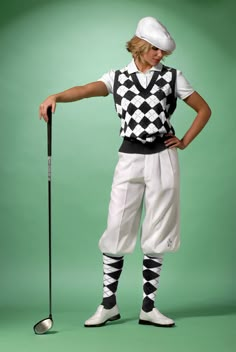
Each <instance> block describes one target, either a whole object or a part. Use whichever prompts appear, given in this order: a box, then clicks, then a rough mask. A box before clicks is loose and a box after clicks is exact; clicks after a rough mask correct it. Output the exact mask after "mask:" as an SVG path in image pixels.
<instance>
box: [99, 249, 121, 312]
mask: <svg viewBox="0 0 236 352" xmlns="http://www.w3.org/2000/svg"><path fill="white" fill-rule="evenodd" d="M123 263H124V259H123V257H110V256H108V255H106V254H103V300H102V305H103V306H104V308H106V309H111V308H113V307H114V306H115V305H116V291H117V287H118V280H119V277H120V274H121V271H122V268H123Z"/></svg>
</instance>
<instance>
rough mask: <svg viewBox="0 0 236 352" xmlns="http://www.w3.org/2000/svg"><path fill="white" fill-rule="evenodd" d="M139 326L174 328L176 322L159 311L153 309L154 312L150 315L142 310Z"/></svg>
mask: <svg viewBox="0 0 236 352" xmlns="http://www.w3.org/2000/svg"><path fill="white" fill-rule="evenodd" d="M139 324H143V325H155V326H161V327H172V326H174V325H175V322H174V320H172V319H170V318H168V317H165V316H164V315H163V314H161V313H160V312H159V310H158V309H156V308H153V310H152V311H151V312H148V313H146V312H144V311H143V310H141V312H140V316H139Z"/></svg>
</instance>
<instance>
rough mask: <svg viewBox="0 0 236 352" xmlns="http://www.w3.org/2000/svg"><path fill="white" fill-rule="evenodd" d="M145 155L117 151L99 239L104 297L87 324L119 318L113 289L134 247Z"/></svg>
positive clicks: (93, 325) (97, 324) (101, 322)
mask: <svg viewBox="0 0 236 352" xmlns="http://www.w3.org/2000/svg"><path fill="white" fill-rule="evenodd" d="M143 161H144V156H142V155H135V154H123V153H120V158H119V162H118V164H117V167H116V170H115V175H114V179H113V185H112V192H111V200H110V205H109V214H108V222H107V229H106V231H105V232H104V234H103V236H102V237H101V239H100V241H99V247H100V250H101V251H102V253H105V254H104V255H103V264H104V285H103V287H104V288H103V301H102V304H101V305H100V306H99V307H98V309H97V311H96V313H95V314H94V315H93V316H92V317H91V318H90V319H88V320H87V321H86V322H85V326H86V327H98V326H103V325H104V324H105V323H106V322H107V321H112V320H117V319H119V318H120V314H119V311H118V307H117V305H116V290H117V286H118V280H119V277H120V274H121V271H122V266H123V255H124V254H125V253H130V252H132V251H133V249H134V247H135V244H136V239H137V234H138V228H139V224H140V218H141V211H142V200H143V193H144V174H143V171H144V166H143V165H144V163H143Z"/></svg>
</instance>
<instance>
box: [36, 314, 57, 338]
mask: <svg viewBox="0 0 236 352" xmlns="http://www.w3.org/2000/svg"><path fill="white" fill-rule="evenodd" d="M52 326H53V320H52V318H50V317H49V318H46V319H43V320H40V321H39V322H38V323H37V324H35V325H34V332H35V334H37V335H42V334H45V333H46V332H48V331H49V330H50V329H51V328H52Z"/></svg>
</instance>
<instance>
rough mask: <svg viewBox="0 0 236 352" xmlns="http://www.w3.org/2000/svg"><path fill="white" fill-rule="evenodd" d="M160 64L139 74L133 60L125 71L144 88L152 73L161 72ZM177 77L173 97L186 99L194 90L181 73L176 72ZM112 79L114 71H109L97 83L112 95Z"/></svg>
mask: <svg viewBox="0 0 236 352" xmlns="http://www.w3.org/2000/svg"><path fill="white" fill-rule="evenodd" d="M162 66H163V65H162V64H161V63H159V64H158V65H156V66H153V67H152V68H151V69H150V70H148V71H147V72H145V73H144V72H141V71H139V70H138V68H137V66H136V65H135V62H134V60H132V61H131V62H130V63H129V64H128V65H127V70H128V73H129V74H132V73H136V75H137V78H138V80H139V82H140V84H141V85H142V86H143V87H144V88H146V87H147V86H148V84H149V83H150V81H151V79H152V75H153V72H154V71H161V70H162ZM176 72H177V75H176V87H175V95H176V97H177V98H180V99H182V100H183V99H186V98H187V97H188V96H190V95H191V94H192V93H193V92H194V89H193V88H192V86H191V85H190V83H189V82H188V81H187V79H186V78H185V77H184V75H183V74H182V72H181V71H179V70H176ZM114 78H115V70H111V71H109V72H107V73H105V74H104V75H103V76H102V77H101V78H100V79H99V80H98V81H102V82H104V83H105V85H106V87H107V90H108V92H109V93H110V94H113V85H114Z"/></svg>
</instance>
